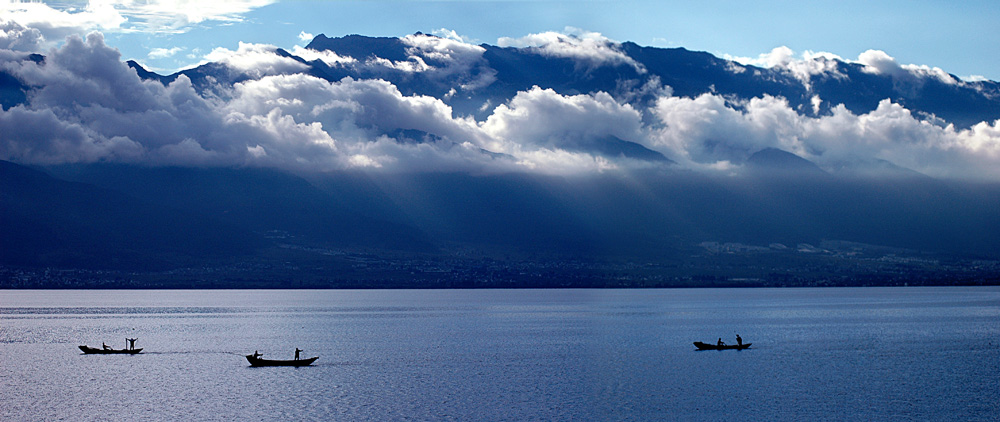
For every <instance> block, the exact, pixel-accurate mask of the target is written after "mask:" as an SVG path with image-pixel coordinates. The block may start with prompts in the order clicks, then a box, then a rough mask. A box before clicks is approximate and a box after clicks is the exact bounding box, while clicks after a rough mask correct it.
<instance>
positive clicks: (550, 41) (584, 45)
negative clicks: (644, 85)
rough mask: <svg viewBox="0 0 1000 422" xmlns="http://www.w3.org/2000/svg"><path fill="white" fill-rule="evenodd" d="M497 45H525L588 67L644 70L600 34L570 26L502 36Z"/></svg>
mask: <svg viewBox="0 0 1000 422" xmlns="http://www.w3.org/2000/svg"><path fill="white" fill-rule="evenodd" d="M497 45H499V46H500V47H520V48H528V49H529V50H530V51H533V52H535V53H538V54H541V55H543V56H549V57H563V58H570V59H574V60H577V61H579V62H582V63H584V64H586V65H587V66H590V67H597V66H607V65H611V66H615V65H620V64H625V65H628V66H632V67H634V68H635V69H636V71H637V72H639V73H645V71H646V69H645V68H644V67H643V66H642V64H640V63H638V62H636V61H635V60H633V59H632V58H631V57H629V56H628V55H626V54H625V53H624V52H623V51H621V46H620V44H619V43H617V42H615V41H612V40H611V39H608V38H607V37H605V36H603V35H601V34H600V33H597V32H588V31H583V30H580V29H577V28H572V27H567V28H566V30H565V33H558V32H551V31H550V32H543V33H539V34H530V35H528V36H525V37H522V38H508V37H502V38H500V39H499V40H497Z"/></svg>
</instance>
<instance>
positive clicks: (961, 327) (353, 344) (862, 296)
mask: <svg viewBox="0 0 1000 422" xmlns="http://www.w3.org/2000/svg"><path fill="white" fill-rule="evenodd" d="M737 333H738V334H740V335H741V336H742V338H743V340H744V342H751V343H753V346H752V347H751V348H750V349H748V350H742V351H737V350H725V351H696V350H695V348H694V346H693V345H692V342H693V341H703V342H711V343H714V342H716V341H717V339H718V338H720V337H721V338H722V340H723V341H724V342H727V343H734V342H735V341H736V340H735V336H736V334H737ZM126 337H137V338H138V341H137V342H136V347H142V348H144V352H143V353H142V354H139V355H134V356H130V355H84V354H82V353H81V352H80V350H79V349H78V348H77V346H79V345H89V346H92V347H100V346H101V343H102V342H105V343H107V344H108V345H109V346H112V347H115V348H122V347H125V338H126ZM296 347H298V348H300V349H302V350H304V352H303V354H302V355H303V357H310V356H319V360H318V361H317V362H316V363H315V364H314V365H313V366H310V367H302V368H280V367H277V368H275V367H272V368H252V367H249V365H248V363H247V361H246V359H245V358H244V355H247V354H251V353H253V352H254V351H259V352H260V353H262V354H263V355H264V358H271V359H291V358H292V356H293V352H294V349H295V348H296ZM0 385H3V389H2V390H0V420H3V421H22V420H37V421H53V420H74V421H85V420H150V421H155V420H201V421H212V420H218V421H232V420H247V421H251V420H288V421H291V420H345V421H346V420H351V421H386V420H433V421H439V420H455V421H472V420H475V421H479V420H482V421H531V420H544V421H552V420H555V421H606V420H634V421H648V420H734V419H743V418H748V419H752V420H803V419H819V420H872V419H874V420H984V421H985V420H990V421H995V420H997V415H998V414H1000V288H997V287H919V288H916V287H902V288H816V289H808V288H803V289H651V290H598V289H595V290H346V291H345V290H278V291H275V290H185V291H175V290H165V291H164V290H161V291H151V290H130V291H108V290H88V291H79V290H78V291H71V290H45V291H39V290H35V291H25V290H3V291H0Z"/></svg>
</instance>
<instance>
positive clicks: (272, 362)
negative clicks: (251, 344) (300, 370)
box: [247, 355, 319, 366]
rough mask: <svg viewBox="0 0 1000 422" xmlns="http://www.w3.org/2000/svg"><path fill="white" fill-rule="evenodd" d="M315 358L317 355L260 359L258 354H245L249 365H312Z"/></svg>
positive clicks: (317, 357)
mask: <svg viewBox="0 0 1000 422" xmlns="http://www.w3.org/2000/svg"><path fill="white" fill-rule="evenodd" d="M316 359H319V356H314V357H311V358H308V359H291V360H274V359H261V358H260V356H254V355H247V361H248V362H250V366H309V365H312V363H313V362H315V361H316Z"/></svg>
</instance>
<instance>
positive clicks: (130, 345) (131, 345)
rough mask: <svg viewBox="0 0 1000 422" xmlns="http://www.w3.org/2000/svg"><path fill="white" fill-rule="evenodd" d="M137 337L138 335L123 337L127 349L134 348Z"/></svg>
mask: <svg viewBox="0 0 1000 422" xmlns="http://www.w3.org/2000/svg"><path fill="white" fill-rule="evenodd" d="M138 339H139V338H138V337H136V338H128V337H125V341H127V342H128V349H129V350H135V341H136V340H138Z"/></svg>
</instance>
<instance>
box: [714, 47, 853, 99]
mask: <svg viewBox="0 0 1000 422" xmlns="http://www.w3.org/2000/svg"><path fill="white" fill-rule="evenodd" d="M723 57H725V59H726V60H731V61H734V62H737V63H741V64H743V65H753V66H758V67H764V68H771V69H779V70H782V71H785V72H787V73H789V74H790V75H792V76H793V77H795V78H796V79H798V80H799V81H800V82H802V84H803V85H804V86H805V87H806V89H810V88H811V87H812V84H811V80H812V78H813V77H814V76H828V77H833V78H839V79H843V78H846V77H847V76H846V75H844V74H843V73H841V72H840V70H839V69H838V68H837V62H838V61H844V60H843V59H842V58H841V57H840V56H837V55H836V54H833V53H827V52H813V51H808V50H807V51H806V52H805V53H802V57H801V58H795V52H794V51H792V49H790V48H788V47H786V46H781V47H775V48H774V49H773V50H771V51H770V52H769V53H764V54H761V55H759V56H757V57H756V58H750V57H734V56H730V55H728V54H727V55H724V56H723ZM730 70H731V71H733V72H734V73H742V72H743V71H744V70H745V69H743V68H738V67H735V66H731V69H730Z"/></svg>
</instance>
